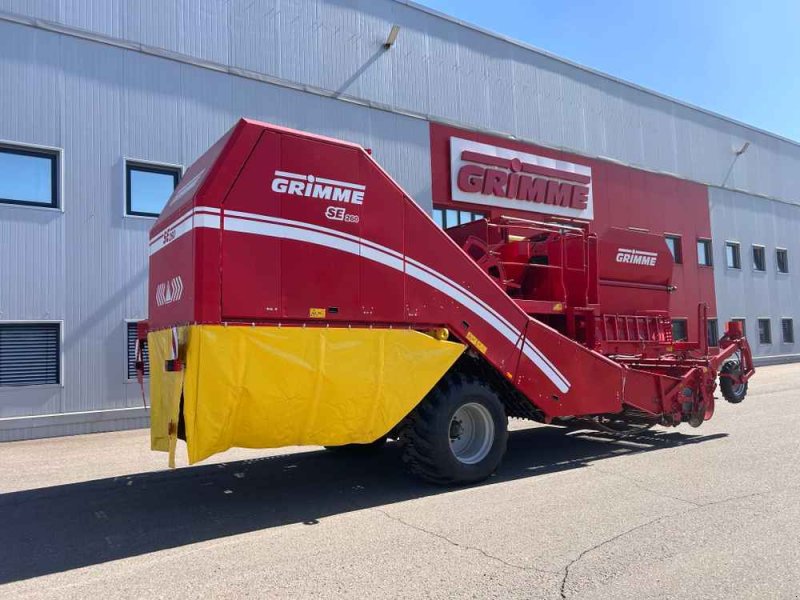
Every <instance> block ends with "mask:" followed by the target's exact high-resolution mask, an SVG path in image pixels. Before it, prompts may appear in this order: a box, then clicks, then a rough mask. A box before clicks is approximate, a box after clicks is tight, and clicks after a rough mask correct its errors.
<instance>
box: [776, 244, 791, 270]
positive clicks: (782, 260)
mask: <svg viewBox="0 0 800 600" xmlns="http://www.w3.org/2000/svg"><path fill="white" fill-rule="evenodd" d="M775 264H776V265H777V266H778V273H788V272H789V251H788V250H787V249H786V248H778V249H777V250H775Z"/></svg>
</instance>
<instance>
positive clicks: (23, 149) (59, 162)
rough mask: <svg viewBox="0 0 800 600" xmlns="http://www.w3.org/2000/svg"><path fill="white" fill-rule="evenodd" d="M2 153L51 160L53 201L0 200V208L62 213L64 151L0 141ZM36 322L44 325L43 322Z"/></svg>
mask: <svg viewBox="0 0 800 600" xmlns="http://www.w3.org/2000/svg"><path fill="white" fill-rule="evenodd" d="M2 151H6V152H10V153H11V154H21V155H26V156H35V157H37V158H50V159H51V160H52V165H51V170H50V185H51V186H52V188H53V201H52V202H50V203H49V204H48V203H45V202H26V201H24V200H13V199H11V198H0V207H3V206H10V207H12V208H31V209H34V210H51V211H53V210H54V211H59V212H64V193H63V192H64V150H63V149H62V148H59V147H57V146H45V145H43V144H26V143H23V142H15V141H12V140H5V139H0V152H2ZM38 322H40V323H44V322H45V321H38Z"/></svg>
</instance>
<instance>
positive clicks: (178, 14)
mask: <svg viewBox="0 0 800 600" xmlns="http://www.w3.org/2000/svg"><path fill="white" fill-rule="evenodd" d="M0 10H6V11H11V12H15V13H18V14H23V15H29V16H31V17H36V18H40V19H47V20H50V21H54V22H58V23H61V24H64V25H67V26H70V27H77V28H81V29H86V30H90V31H94V32H98V33H101V34H104V35H108V36H113V37H118V38H121V39H124V40H129V41H133V42H136V43H140V44H145V45H148V46H152V47H157V48H161V49H164V50H167V51H170V52H175V53H180V54H183V55H187V56H191V57H195V58H198V59H203V60H207V61H212V62H214V63H217V64H219V65H225V66H228V67H232V68H235V69H244V70H248V71H252V72H254V73H258V74H265V75H268V76H272V77H277V78H281V79H285V80H287V81H290V82H293V83H299V84H302V85H308V86H314V87H316V88H319V89H320V90H322V91H324V93H334V94H341V95H344V96H348V97H353V98H357V99H360V100H362V101H365V102H371V103H377V104H380V105H381V106H384V107H387V108H390V109H393V110H399V111H411V112H413V113H416V114H419V115H429V116H431V117H433V118H435V119H437V120H446V121H455V122H458V123H461V124H463V125H467V126H471V127H478V128H484V129H490V130H495V131H498V132H503V133H506V134H509V135H514V136H517V137H520V138H522V139H527V140H529V141H532V142H536V143H539V144H545V145H550V146H554V147H563V148H567V149H570V150H573V151H578V152H581V153H585V154H589V155H592V156H605V157H609V158H612V159H614V160H618V161H622V162H624V163H627V164H630V165H635V166H641V167H644V168H647V169H650V170H655V171H665V172H670V173H675V174H678V175H680V176H682V177H686V178H689V179H693V180H696V181H701V182H703V183H708V184H711V185H720V184H721V183H722V181H723V179H724V178H725V174H726V173H727V171H728V168H729V167H730V164H731V161H732V159H733V150H734V149H735V148H739V147H741V145H742V142H743V141H744V140H749V141H750V142H751V144H752V145H751V148H750V150H749V151H748V152H747V154H745V155H744V156H743V157H742V158H741V160H740V161H739V162H738V163H737V165H736V168H735V169H734V171H733V173H732V174H731V176H730V178H729V180H728V187H732V188H739V189H742V190H745V191H749V192H752V193H756V194H760V195H767V196H772V197H779V198H782V199H784V200H787V201H790V202H795V203H797V202H800V197H798V195H797V192H796V190H797V189H800V167H799V165H800V146H798V145H797V144H793V143H790V142H787V141H784V140H781V139H778V138H776V137H773V136H769V135H766V134H764V133H761V132H758V131H756V130H754V129H751V128H747V127H744V126H741V125H738V124H735V123H733V122H731V121H729V120H726V119H722V118H719V117H716V116H713V115H710V114H708V113H705V112H701V111H698V110H694V109H692V108H689V107H687V106H684V105H681V104H678V103H676V102H672V101H670V100H668V99H665V98H662V97H659V96H656V95H654V94H651V93H648V92H646V91H644V90H642V89H639V88H636V87H634V86H630V85H627V84H624V83H621V82H619V81H615V80H612V79H610V78H608V77H604V76H601V75H599V74H596V73H593V72H590V71H588V70H584V69H579V68H576V67H575V66H573V65H571V64H567V63H565V62H564V61H561V60H558V59H555V58H553V57H550V56H548V55H545V54H543V53H541V52H536V51H533V50H531V49H528V48H525V47H523V46H521V45H518V44H512V43H509V42H508V41H505V40H503V39H500V38H498V37H495V36H492V35H488V34H486V33H484V32H481V31H479V30H476V29H475V28H472V27H466V26H464V25H463V24H460V23H458V22H455V21H454V20H449V19H445V18H441V17H438V16H435V15H434V14H432V13H431V12H430V11H425V10H421V9H420V8H418V7H416V6H414V5H410V4H408V3H405V2H398V1H396V0H263V1H258V2H244V1H241V2H229V1H228V0H137V1H123V0H51V1H47V0H42V1H39V2H33V1H27V0H0ZM393 23H397V24H399V25H400V26H401V27H402V30H401V33H400V36H399V37H398V39H397V43H396V45H395V47H394V48H392V50H391V51H390V52H384V51H383V50H382V49H381V44H382V42H383V41H384V40H385V39H386V36H387V34H388V32H389V29H390V28H391V25H392V24H393Z"/></svg>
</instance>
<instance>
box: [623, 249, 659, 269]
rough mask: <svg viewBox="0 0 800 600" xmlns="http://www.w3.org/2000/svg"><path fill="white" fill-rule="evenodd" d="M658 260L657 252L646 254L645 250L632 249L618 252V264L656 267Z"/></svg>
mask: <svg viewBox="0 0 800 600" xmlns="http://www.w3.org/2000/svg"><path fill="white" fill-rule="evenodd" d="M657 258H658V254H656V253H655V252H645V251H644V250H634V249H630V248H620V249H619V250H617V262H618V263H625V264H629V265H644V266H646V267H655V266H656V259H657Z"/></svg>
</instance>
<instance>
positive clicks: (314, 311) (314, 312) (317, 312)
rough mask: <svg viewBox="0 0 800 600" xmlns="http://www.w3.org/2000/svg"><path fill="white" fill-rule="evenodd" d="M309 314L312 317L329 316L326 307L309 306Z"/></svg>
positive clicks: (321, 317)
mask: <svg viewBox="0 0 800 600" xmlns="http://www.w3.org/2000/svg"><path fill="white" fill-rule="evenodd" d="M308 316H309V317H310V318H311V319H324V318H325V317H326V316H327V311H326V310H325V309H324V308H309V309H308Z"/></svg>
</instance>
